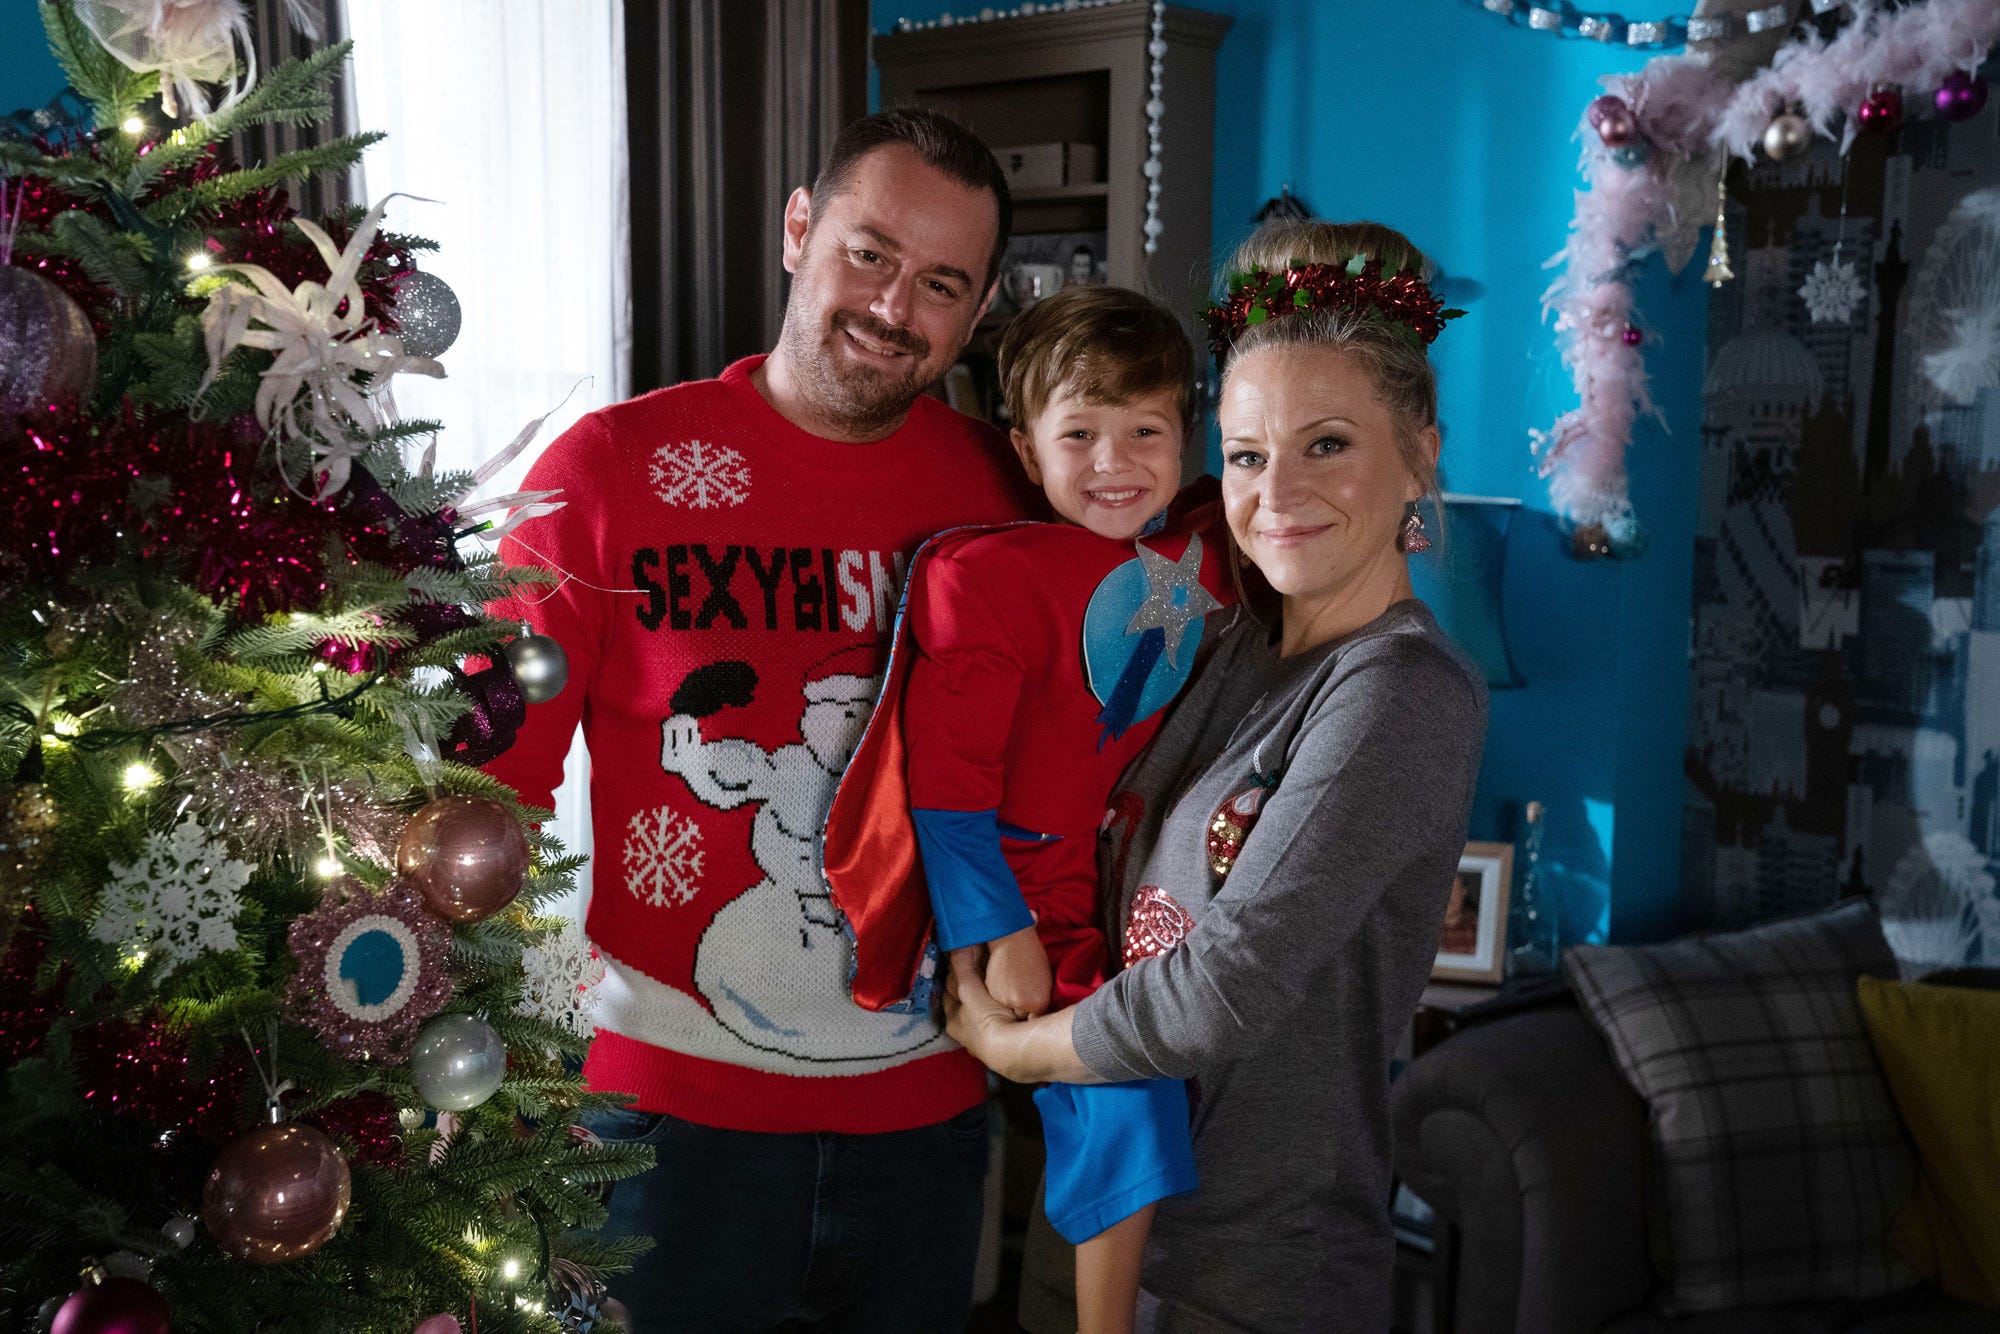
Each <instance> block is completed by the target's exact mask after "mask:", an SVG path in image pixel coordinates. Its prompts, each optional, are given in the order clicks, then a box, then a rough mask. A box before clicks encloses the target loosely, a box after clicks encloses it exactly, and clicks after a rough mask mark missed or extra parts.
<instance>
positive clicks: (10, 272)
mask: <svg viewBox="0 0 2000 1334" xmlns="http://www.w3.org/2000/svg"><path fill="white" fill-rule="evenodd" d="M96 385H97V335H96V333H94V332H93V331H92V330H91V327H90V320H89V318H88V317H87V316H85V315H84V313H83V307H81V306H79V305H77V304H76V302H75V301H73V300H71V299H70V297H69V295H68V294H67V293H65V292H64V291H63V290H62V289H61V288H60V287H57V286H56V285H55V284H54V283H52V282H50V281H49V280H48V279H46V278H44V277H42V275H41V274H39V273H36V272H34V271H33V270H32V269H23V268H17V267H15V266H13V265H5V266H0V416H15V417H18V416H20V415H21V414H22V413H25V412H31V411H33V410H35V409H36V408H47V407H51V406H54V405H57V404H64V405H67V404H72V403H75V402H76V401H78V400H79V399H82V398H86V397H88V396H89V394H90V391H91V390H92V389H93V388H95V387H96Z"/></svg>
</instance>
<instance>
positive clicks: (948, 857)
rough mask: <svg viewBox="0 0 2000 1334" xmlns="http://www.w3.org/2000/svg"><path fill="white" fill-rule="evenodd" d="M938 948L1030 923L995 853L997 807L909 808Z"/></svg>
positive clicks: (1011, 877) (1004, 863) (1024, 903)
mask: <svg viewBox="0 0 2000 1334" xmlns="http://www.w3.org/2000/svg"><path fill="white" fill-rule="evenodd" d="M910 817H911V819H912V821H914V822H915V824H916V826H917V846H918V847H919V848H920V849H921V850H922V853H923V859H924V880H925V882H926V883H927V884H928V885H929V887H930V894H931V916H932V917H933V918H934V919H935V921H936V929H937V943H938V948H939V949H944V950H955V949H962V948H964V947H965V946H967V945H981V944H984V943H986V942H987V941H991V940H998V939H999V938H1000V937H1002V936H1008V935H1012V934H1013V933H1014V932H1016V931H1019V930H1021V929H1023V928H1024V927H1030V926H1033V925H1034V924H1035V918H1034V914H1033V913H1031V912H1029V911H1028V904H1027V900H1025V899H1024V898H1022V896H1021V886H1020V884H1019V883H1018V882H1017V881H1016V880H1015V879H1014V872H1013V869H1012V868H1011V867H1009V866H1008V865H1007V859H1006V857H1004V856H1003V855H1002V854H1001V852H1000V821H999V813H998V812H997V811H990V810H989V811H935V810H913V811H911V812H910Z"/></svg>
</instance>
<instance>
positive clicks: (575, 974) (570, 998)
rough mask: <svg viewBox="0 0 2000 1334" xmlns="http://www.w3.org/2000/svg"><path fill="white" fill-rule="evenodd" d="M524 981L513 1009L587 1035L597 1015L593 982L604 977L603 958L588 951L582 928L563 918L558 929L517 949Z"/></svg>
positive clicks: (578, 1034)
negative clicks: (560, 927)
mask: <svg viewBox="0 0 2000 1334" xmlns="http://www.w3.org/2000/svg"><path fill="white" fill-rule="evenodd" d="M521 967H522V968H523V969H525V970H526V972H527V975H528V976H527V982H526V985H525V986H523V988H522V990H521V1003H520V1004H519V1005H517V1006H515V1007H514V1010H515V1013H517V1014H524V1015H527V1016H528V1017H529V1018H531V1019H539V1020H541V1021H542V1022H543V1023H546V1024H552V1025H554V1026H555V1027H557V1028H564V1029H568V1030H569V1031H570V1032H572V1033H574V1034H576V1035H577V1036H578V1037H580V1038H587V1037H589V1036H590V1032H591V1029H592V1028H593V1027H594V1026H595V1021H596V1016H597V984H598V983H599V982H601V981H602V980H603V979H604V960H602V959H599V958H595V957H593V956H592V955H591V952H590V942H589V941H588V940H586V939H585V938H584V935H583V928H582V927H580V926H578V925H577V924H576V923H575V922H564V923H563V927H562V930H560V931H554V932H550V933H549V934H548V935H546V936H544V937H542V941H541V943H540V944H538V945H530V946H528V947H527V948H526V949H524V950H522V951H521Z"/></svg>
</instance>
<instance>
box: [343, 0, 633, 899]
mask: <svg viewBox="0 0 2000 1334" xmlns="http://www.w3.org/2000/svg"><path fill="white" fill-rule="evenodd" d="M346 7H347V22H348V27H349V30H350V32H351V35H352V36H353V38H354V43H355V49H354V56H353V76H352V79H353V87H354V98H355V103H356V111H357V113H358V122H357V123H358V124H359V125H360V126H361V127H363V128H368V129H381V130H386V131H387V132H388V134H389V138H388V139H387V140H386V141H384V142H383V143H380V144H378V145H376V146H375V147H374V148H373V149H371V150H369V153H368V157H367V159H366V161H365V162H364V163H363V167H362V178H363V182H364V183H365V185H366V193H365V195H364V196H362V197H363V199H365V200H366V201H367V202H375V201H379V200H381V199H382V198H383V197H384V196H386V195H389V194H392V193H397V192H401V193H404V194H407V195H411V196H416V197H415V198H402V199H394V200H391V201H390V204H389V211H388V215H387V216H388V225H389V226H390V228H391V229H392V230H395V231H399V232H405V233H413V234H415V235H418V236H423V237H426V238H428V239H430V240H433V241H435V242H437V243H438V249H437V250H436V251H435V252H433V253H420V254H419V255H418V256H417V265H418V267H419V268H421V269H423V270H426V271H428V272H430V273H433V274H435V275H436V276H438V277H440V278H442V279H444V281H445V282H446V283H448V284H449V285H450V286H451V288H452V290H453V291H454V292H455V293H456V294H457V297H458V302H459V306H460V309H461V311H462V316H463V323H462V326H461V329H460V332H459V335H458V340H457V342H456V343H454V344H453V345H452V346H451V347H450V348H449V349H448V350H447V351H445V352H444V353H443V354H442V356H441V357H440V360H441V361H442V362H443V363H444V367H445V370H446V373H447V376H448V378H446V379H444V380H435V381H434V380H427V379H422V378H420V377H416V376H404V377H401V378H399V379H398V380H397V383H396V402H397V406H398V408H399V409H400V411H401V414H402V416H403V417H404V418H405V419H411V420H414V419H432V420H437V421H440V422H442V423H443V424H444V429H443V430H442V431H441V432H440V434H439V436H438V451H437V467H438V469H439V470H440V471H444V470H458V469H470V468H474V467H476V466H478V465H479V464H480V463H481V462H483V461H484V460H486V459H488V458H490V457H491V456H492V455H494V454H496V453H498V452H499V451H500V450H501V449H502V448H504V447H505V446H506V444H507V443H508V441H510V440H511V439H513V437H514V435H515V433H516V432H517V431H519V430H520V428H521V427H523V426H524V425H526V424H527V423H528V422H530V421H532V420H533V419H534V418H536V417H539V416H541V415H542V414H543V413H547V412H550V411H551V410H552V409H553V410H555V411H554V415H552V416H551V417H550V419H549V421H548V422H547V423H546V424H545V425H544V426H543V428H542V431H541V433H540V435H539V436H538V437H537V442H536V447H534V448H531V449H530V450H529V451H528V452H527V453H526V454H524V455H523V456H522V457H521V458H519V459H517V460H515V462H514V463H513V464H512V465H511V466H509V467H508V468H507V469H506V470H505V471H504V472H502V473H501V474H500V475H499V476H498V477H496V478H495V479H494V480H493V481H492V482H491V483H489V484H488V486H486V487H485V488H484V489H483V490H482V492H481V495H482V496H489V497H490V496H497V495H502V494H505V493H507V492H510V491H514V490H517V489H518V488H519V485H520V480H521V477H522V476H523V475H524V474H525V473H526V472H527V470H528V467H529V465H530V464H531V463H532V462H533V461H534V458H535V456H536V454H537V453H538V452H539V448H540V447H541V446H542V445H543V444H545V443H546V442H547V441H549V440H551V439H553V438H554V437H555V436H556V435H558V434H560V433H561V431H562V430H563V429H564V428H566V427H567V426H568V425H569V424H570V423H572V422H574V421H575V420H576V419H577V418H578V417H579V416H581V415H582V414H583V413H585V412H587V411H590V410H591V409H594V408H598V407H602V406H604V405H606V404H609V403H614V402H617V401H618V400H620V399H622V398H626V397H628V396H629V395H630V392H631V377H630V365H631V328H632V323H631V318H632V317H631V296H630V277H629V245H628V232H627V227H628V218H627V199H626V181H627V156H626V142H625V78H624V75H625V57H624V31H625V30H624V25H623V23H622V20H621V13H620V4H619V0H608V2H605V0H594V2H593V3H577V2H576V0H423V3H421V4H415V3H410V0H346ZM558 404H560V405H561V406H560V408H558ZM532 526H533V521H532V520H530V521H529V525H528V527H526V528H524V529H523V530H522V536H523V537H524V538H527V539H529V540H530V541H532V536H533V535H532ZM530 707H531V708H532V707H533V706H532V705H531V706H530ZM584 775H585V765H584V761H583V754H582V747H581V746H573V747H572V748H571V752H570V763H569V766H568V770H567V776H566V778H565V781H564V784H563V786H562V788H561V790H560V791H559V792H558V793H557V799H556V821H555V824H554V826H553V829H552V832H554V833H555V834H556V835H557V836H558V837H560V838H561V839H562V840H563V842H564V843H565V844H566V845H567V846H568V847H569V849H570V850H571V851H574V852H584V853H587V852H589V851H590V850H591V840H590V813H589V794H588V788H587V785H586V779H585V776H584ZM586 874H587V873H586ZM586 883H587V882H586Z"/></svg>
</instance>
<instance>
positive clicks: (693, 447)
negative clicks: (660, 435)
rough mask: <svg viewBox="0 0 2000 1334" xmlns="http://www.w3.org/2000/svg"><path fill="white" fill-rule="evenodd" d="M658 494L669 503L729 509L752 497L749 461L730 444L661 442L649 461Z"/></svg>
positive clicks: (649, 472)
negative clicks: (746, 461) (663, 443)
mask: <svg viewBox="0 0 2000 1334" xmlns="http://www.w3.org/2000/svg"><path fill="white" fill-rule="evenodd" d="M648 475H649V476H650V477H651V479H652V483H653V486H654V488H655V494H657V495H658V496H659V497H660V499H661V500H664V501H666V502H667V503H668V504H669V505H680V506H683V507H686V508H689V509H698V510H713V509H726V508H728V507H730V506H732V505H741V504H742V503H743V502H744V501H746V500H748V499H749V498H750V465H749V464H747V463H745V462H744V460H743V456H742V455H741V454H739V453H737V452H736V451H735V450H733V449H731V448H730V447H729V446H727V445H711V444H709V443H708V442H707V441H706V440H689V441H686V442H685V443H683V444H678V445H661V446H660V447H659V448H658V449H656V450H654V451H653V461H652V463H651V464H650V465H648Z"/></svg>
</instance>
